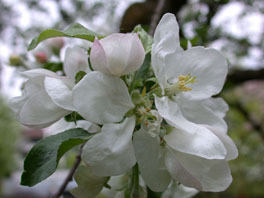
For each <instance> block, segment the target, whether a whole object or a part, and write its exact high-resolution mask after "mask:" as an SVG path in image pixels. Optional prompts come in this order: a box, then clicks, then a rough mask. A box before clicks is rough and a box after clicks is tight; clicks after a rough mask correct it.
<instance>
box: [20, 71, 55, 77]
mask: <svg viewBox="0 0 264 198" xmlns="http://www.w3.org/2000/svg"><path fill="white" fill-rule="evenodd" d="M21 74H22V75H23V76H25V77H27V78H34V77H40V76H50V77H58V75H57V74H56V73H54V72H52V71H50V70H47V69H32V70H28V71H25V72H22V73H21Z"/></svg>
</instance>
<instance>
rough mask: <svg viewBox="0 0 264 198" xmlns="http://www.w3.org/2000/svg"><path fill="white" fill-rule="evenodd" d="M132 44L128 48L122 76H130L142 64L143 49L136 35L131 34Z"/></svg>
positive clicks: (143, 57)
mask: <svg viewBox="0 0 264 198" xmlns="http://www.w3.org/2000/svg"><path fill="white" fill-rule="evenodd" d="M131 36H132V43H131V46H130V52H129V56H128V59H127V62H126V64H127V66H126V68H125V70H124V71H123V72H122V75H124V74H130V73H132V72H134V71H136V70H138V69H139V68H140V67H141V65H142V64H143V62H144V59H145V50H144V47H143V45H142V43H141V41H140V39H139V38H138V35H137V34H132V35H131Z"/></svg>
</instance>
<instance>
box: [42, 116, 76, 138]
mask: <svg viewBox="0 0 264 198" xmlns="http://www.w3.org/2000/svg"><path fill="white" fill-rule="evenodd" d="M72 128H75V123H74V122H66V121H65V119H64V118H62V119H60V120H59V121H57V122H55V123H54V124H52V125H51V126H49V127H47V128H45V129H44V130H43V131H44V137H48V136H50V135H55V134H58V133H61V132H63V131H66V130H68V129H72Z"/></svg>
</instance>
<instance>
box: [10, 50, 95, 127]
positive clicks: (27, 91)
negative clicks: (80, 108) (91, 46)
mask: <svg viewBox="0 0 264 198" xmlns="http://www.w3.org/2000/svg"><path fill="white" fill-rule="evenodd" d="M76 52H78V53H76ZM87 58H88V56H87V55H86V54H85V53H84V52H83V50H82V49H81V48H77V47H75V48H68V49H67V51H66V56H65V64H64V70H65V73H66V75H67V76H59V75H57V74H56V73H54V72H51V71H49V70H46V69H33V70H29V71H26V72H23V73H22V75H24V76H25V77H26V78H28V81H26V83H25V88H24V90H23V93H22V96H19V97H15V98H12V99H11V101H10V107H11V108H12V110H13V111H14V112H15V114H16V116H17V119H18V120H19V121H20V122H21V123H22V124H24V125H27V126H30V127H36V128H44V127H47V126H49V125H51V124H53V123H54V122H56V121H58V120H59V119H60V118H62V117H64V116H65V115H67V114H69V113H71V112H72V111H74V110H75V109H74V107H73V104H72V88H73V86H74V84H75V83H74V78H73V76H75V75H76V73H77V72H78V71H80V70H85V71H86V72H89V71H90V70H89V67H88V60H87ZM71 60H75V61H74V62H72V61H71Z"/></svg>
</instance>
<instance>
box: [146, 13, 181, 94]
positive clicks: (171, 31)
mask: <svg viewBox="0 0 264 198" xmlns="http://www.w3.org/2000/svg"><path fill="white" fill-rule="evenodd" d="M175 51H176V52H177V53H179V54H181V52H182V48H181V47H180V41H179V26H178V23H177V21H176V18H175V16H174V15H173V14H169V13H168V14H165V15H164V16H163V17H162V19H161V20H160V22H159V24H158V26H157V28H156V30H155V34H154V43H153V45H152V52H151V53H152V56H151V65H152V68H153V70H154V73H155V76H156V77H157V78H158V82H159V85H160V87H161V88H162V90H164V86H165V85H166V83H167V79H166V76H165V69H166V65H165V57H166V55H168V54H170V53H173V52H175Z"/></svg>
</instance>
